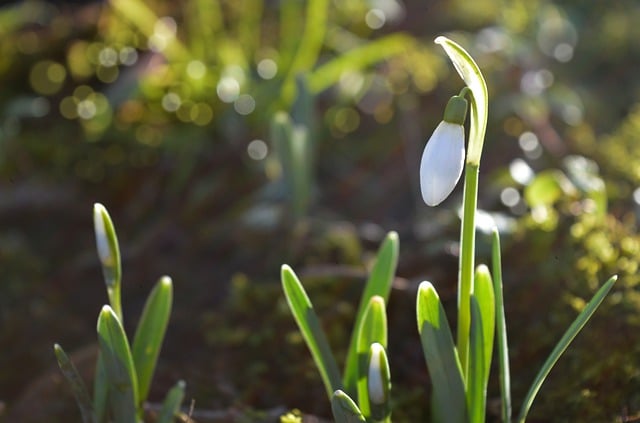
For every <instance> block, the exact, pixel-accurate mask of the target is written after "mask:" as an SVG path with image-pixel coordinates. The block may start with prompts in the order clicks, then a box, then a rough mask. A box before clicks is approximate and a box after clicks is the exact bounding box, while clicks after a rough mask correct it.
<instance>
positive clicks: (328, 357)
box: [281, 264, 342, 399]
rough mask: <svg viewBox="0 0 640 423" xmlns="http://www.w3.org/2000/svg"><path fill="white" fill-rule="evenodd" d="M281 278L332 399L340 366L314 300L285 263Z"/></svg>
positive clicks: (336, 386) (286, 294)
mask: <svg viewBox="0 0 640 423" xmlns="http://www.w3.org/2000/svg"><path fill="white" fill-rule="evenodd" d="M281 279H282V288H283V290H284V295H285V297H286V299H287V303H288V304H289V309H290V310H291V313H292V314H293V317H294V318H295V320H296V323H298V327H299V328H300V332H301V333H302V336H303V338H304V340H305V341H306V343H307V346H308V347H309V350H310V351H311V355H312V357H313V361H315V363H316V366H317V367H318V370H319V371H320V376H321V377H322V381H323V382H324V386H325V388H326V390H327V395H328V397H329V399H331V397H332V396H333V393H334V392H335V391H337V390H338V389H340V388H341V387H342V386H341V385H342V383H341V380H340V371H339V370H338V365H337V364H336V361H335V359H334V358H333V355H332V354H331V348H330V347H329V343H328V342H327V337H326V335H325V334H324V331H323V330H322V327H321V325H320V320H319V319H318V316H317V315H316V313H315V311H314V310H313V306H312V305H311V301H310V300H309V297H308V296H307V293H306V292H305V290H304V288H303V287H302V284H301V283H300V280H299V279H298V277H297V276H296V274H295V273H294V272H293V269H291V268H290V267H289V266H287V265H286V264H285V265H283V266H282V272H281Z"/></svg>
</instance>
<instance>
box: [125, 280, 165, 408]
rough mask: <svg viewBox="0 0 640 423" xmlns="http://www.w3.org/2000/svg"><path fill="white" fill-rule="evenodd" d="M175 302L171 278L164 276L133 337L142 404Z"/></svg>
mask: <svg viewBox="0 0 640 423" xmlns="http://www.w3.org/2000/svg"><path fill="white" fill-rule="evenodd" d="M172 301H173V283H172V281H171V278H169V277H168V276H163V277H162V278H160V280H159V281H158V283H156V285H155V286H154V287H153V290H152V291H151V293H150V294H149V297H148V298H147V302H146V303H145V306H144V310H143V312H142V316H141V317H140V322H139V323H138V327H137V329H136V333H135V336H134V338H133V351H132V354H133V364H134V366H135V369H136V375H137V379H138V401H139V404H138V405H141V404H142V403H144V401H146V399H147V396H148V395H149V388H150V386H151V381H152V379H153V373H154V371H155V367H156V363H157V361H158V355H159V354H160V349H161V348H162V341H163V339H164V335H165V332H166V330H167V324H168V323H169V316H170V314H171V304H172Z"/></svg>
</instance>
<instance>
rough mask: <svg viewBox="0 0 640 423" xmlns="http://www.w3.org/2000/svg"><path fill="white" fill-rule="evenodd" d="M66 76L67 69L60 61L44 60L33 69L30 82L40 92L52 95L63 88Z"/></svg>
mask: <svg viewBox="0 0 640 423" xmlns="http://www.w3.org/2000/svg"><path fill="white" fill-rule="evenodd" d="M66 76H67V71H66V69H65V68H64V66H62V65H61V64H60V63H56V62H53V61H50V60H44V61H41V62H38V63H36V64H35V66H34V67H33V68H32V69H31V72H30V74H29V82H30V83H31V87H32V88H33V89H34V91H36V92H37V93H38V94H43V95H51V94H55V93H57V92H58V91H59V90H60V89H61V88H62V84H63V83H64V80H65V78H66Z"/></svg>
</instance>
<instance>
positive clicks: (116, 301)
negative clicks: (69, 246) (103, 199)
mask: <svg viewBox="0 0 640 423" xmlns="http://www.w3.org/2000/svg"><path fill="white" fill-rule="evenodd" d="M93 227H94V231H95V235H96V249H97V250H98V257H99V258H100V264H101V265H102V274H103V275H104V282H105V284H106V286H107V294H108V295H109V304H111V308H113V311H114V312H115V313H116V316H118V319H120V321H123V316H122V306H121V300H120V290H121V288H120V285H121V280H122V267H121V264H120V248H119V247H118V237H117V235H116V230H115V227H114V226H113V221H112V220H111V216H109V212H107V209H106V208H105V207H104V206H103V205H102V204H100V203H96V204H94V205H93Z"/></svg>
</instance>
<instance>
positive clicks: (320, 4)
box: [281, 0, 329, 106]
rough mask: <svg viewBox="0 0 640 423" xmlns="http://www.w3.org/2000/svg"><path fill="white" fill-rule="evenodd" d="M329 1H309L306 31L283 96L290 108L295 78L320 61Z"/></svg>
mask: <svg viewBox="0 0 640 423" xmlns="http://www.w3.org/2000/svg"><path fill="white" fill-rule="evenodd" d="M328 11H329V0H309V1H308V2H307V11H306V16H305V24H304V30H303V32H302V35H301V36H300V37H299V38H300V44H298V48H297V50H296V53H295V55H294V56H293V59H292V61H291V66H290V67H289V69H288V72H287V76H286V79H285V81H284V85H283V87H282V91H281V95H282V100H283V103H284V104H285V105H286V106H290V105H291V103H292V101H293V100H294V98H295V90H296V86H295V78H296V77H297V75H298V74H300V73H306V72H308V71H310V70H311V69H312V68H313V66H314V65H315V64H316V62H317V60H318V56H319V55H320V50H321V49H322V44H323V43H324V36H325V32H326V30H327V17H328Z"/></svg>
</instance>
